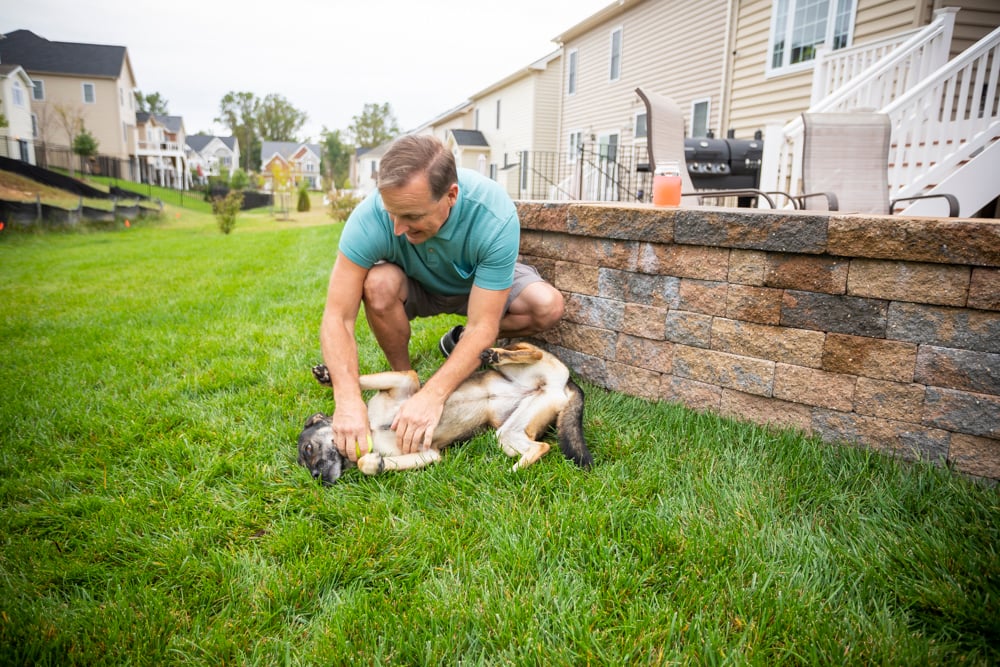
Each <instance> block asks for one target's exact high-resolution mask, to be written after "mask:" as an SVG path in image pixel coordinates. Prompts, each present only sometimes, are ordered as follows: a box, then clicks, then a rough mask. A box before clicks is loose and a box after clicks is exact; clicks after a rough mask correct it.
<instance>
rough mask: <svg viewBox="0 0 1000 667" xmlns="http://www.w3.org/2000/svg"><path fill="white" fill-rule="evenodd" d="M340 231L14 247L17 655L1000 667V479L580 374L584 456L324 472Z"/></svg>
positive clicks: (5, 327) (437, 326)
mask: <svg viewBox="0 0 1000 667" xmlns="http://www.w3.org/2000/svg"><path fill="white" fill-rule="evenodd" d="M328 220H329V219H326V220H324V218H323V215H322V213H321V212H316V211H315V210H314V212H313V213H312V214H310V215H301V214H300V215H294V214H293V216H292V219H291V220H288V221H275V220H273V219H272V218H271V217H270V216H269V215H268V214H267V213H266V211H265V212H260V211H256V212H252V213H249V214H242V215H241V216H240V218H239V219H238V222H237V225H236V229H235V231H234V232H233V233H232V234H230V235H228V236H227V235H223V234H221V233H220V232H219V231H218V229H217V228H216V226H215V221H214V219H213V218H212V217H211V216H210V215H207V214H204V213H201V212H198V211H191V210H183V209H180V208H174V207H172V206H168V207H167V210H166V212H165V214H164V216H163V218H162V219H161V220H160V221H158V222H140V223H138V224H134V225H133V226H132V227H131V228H129V229H125V228H123V227H121V228H118V229H116V230H112V231H105V232H89V233H85V232H81V233H51V234H22V233H16V234H14V233H11V232H10V231H9V230H8V231H5V232H3V233H0V304H2V306H0V345H2V346H3V349H4V358H3V363H2V365H0V387H2V389H0V391H2V400H0V664H3V665H21V664H40V665H68V664H86V665H94V664H109V665H120V664H138V665H145V664H192V665H213V666H214V665H223V664H254V665H258V664H259V665H274V664H290V665H312V664H345V663H353V662H357V663H364V664H404V665H409V664H421V665H438V664H449V665H450V664H459V663H468V664H504V665H506V664H519V665H521V664H523V665H542V664H554V665H585V664H592V665H623V664H655V665H661V664H698V665H701V664H735V665H741V664H758V665H780V664H792V665H798V664H858V665H867V664H899V665H913V664H932V665H934V664H937V665H955V664H971V665H989V664H997V663H998V662H1000V558H998V554H997V548H998V545H1000V494H998V491H997V489H996V488H990V487H988V486H986V485H984V484H982V483H978V482H974V481H971V480H967V479H964V478H962V477H960V476H957V475H953V474H951V473H950V472H949V471H947V470H946V469H942V468H939V467H934V466H931V465H923V464H910V463H903V462H899V461H894V460H891V459H888V458H885V457H884V456H882V455H879V454H876V453H872V452H870V451H866V450H860V449H853V448H846V447H836V446H831V445H827V444H823V443H820V442H818V441H816V440H814V439H810V438H805V437H802V436H801V435H799V434H796V433H793V432H786V431H782V432H775V431H769V430H766V429H763V428H759V427H756V426H753V425H749V424H745V423H740V422H736V421H733V420H728V419H722V418H720V417H717V416H714V415H708V414H698V413H695V412H692V411H688V410H686V409H684V408H682V407H680V406H676V405H669V404H657V403H650V402H646V401H642V400H638V399H635V398H631V397H627V396H623V395H620V394H615V393H612V392H608V391H605V390H603V389H601V388H599V387H596V386H593V385H590V384H587V383H583V384H582V386H583V388H584V390H585V391H586V393H587V409H586V414H585V429H586V435H587V438H588V442H589V444H590V448H591V450H592V452H593V454H594V457H595V467H594V469H593V470H592V471H590V472H582V471H580V470H577V469H575V468H574V467H573V466H572V465H570V464H569V463H568V462H566V461H565V460H563V459H562V458H561V457H560V455H559V454H558V451H557V449H555V450H554V451H553V453H552V454H550V455H549V456H547V457H546V458H545V459H543V460H542V461H541V462H539V463H538V464H537V465H535V466H534V467H532V468H530V469H528V470H525V471H521V472H519V473H512V472H511V471H510V466H511V464H512V462H511V461H510V460H508V459H507V458H506V457H505V456H504V455H503V454H502V452H500V451H499V449H498V447H497V446H496V444H495V441H494V439H493V438H492V437H491V436H490V435H489V434H483V435H480V436H477V437H476V438H474V439H473V440H471V441H469V442H468V443H465V444H463V445H461V446H457V447H455V448H453V449H451V450H449V451H448V452H447V453H446V454H445V457H444V460H443V461H442V462H441V463H440V464H439V465H437V466H434V467H432V468H430V469H427V470H423V471H419V472H411V473H401V474H386V475H384V476H382V477H378V478H364V477H363V476H361V475H359V474H358V472H357V471H356V470H354V471H349V472H348V473H347V474H346V475H345V476H344V477H343V478H342V480H341V482H340V483H338V484H337V485H334V486H332V487H329V488H323V487H321V486H318V485H317V484H316V483H315V482H314V481H313V480H312V479H311V478H310V477H309V474H308V473H307V471H306V470H304V469H302V468H300V467H298V466H297V465H296V463H295V455H296V452H295V437H296V435H297V433H298V431H299V429H300V428H301V425H302V423H303V422H304V420H305V419H306V417H307V416H308V415H310V414H311V413H313V412H317V411H325V412H329V411H330V410H331V409H332V407H333V406H332V401H331V397H330V394H329V389H324V388H322V387H319V386H318V385H316V384H315V382H314V381H313V380H312V378H311V375H310V373H309V367H310V366H311V365H312V364H314V363H316V362H318V361H319V360H320V352H319V343H318V334H317V332H318V327H319V320H320V316H321V313H322V307H323V300H324V297H325V292H326V286H327V279H328V276H329V270H330V266H331V262H332V260H333V258H334V255H335V252H336V243H337V239H338V236H339V233H340V225H338V224H333V223H331V222H329V221H328ZM452 321H453V320H452V319H449V318H434V319H430V320H424V321H420V322H419V323H417V324H416V325H415V328H414V338H413V343H412V354H413V356H414V358H415V363H416V366H417V369H418V372H419V373H420V374H421V375H422V376H424V377H426V376H427V375H428V374H430V373H431V372H432V371H433V369H434V368H435V367H436V366H437V365H438V364H439V363H440V359H439V358H438V356H437V352H436V342H437V338H438V336H439V335H440V334H441V333H442V332H443V331H444V330H445V329H446V328H447V327H448V326H449V325H450V324H451V323H452ZM359 338H360V345H361V347H362V350H363V353H362V360H361V361H362V370H363V371H374V370H381V369H384V368H385V364H384V360H383V359H382V357H381V354H380V353H379V351H378V349H377V347H376V346H375V344H374V342H373V339H372V337H371V334H370V332H368V330H367V328H366V327H365V326H364V323H363V321H362V322H361V323H360V324H359Z"/></svg>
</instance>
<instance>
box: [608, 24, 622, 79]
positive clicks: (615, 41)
mask: <svg viewBox="0 0 1000 667" xmlns="http://www.w3.org/2000/svg"><path fill="white" fill-rule="evenodd" d="M608 78H609V79H610V80H611V81H617V80H618V79H620V78H622V29H621V28H618V29H616V30H614V31H612V32H611V71H610V72H609V76H608Z"/></svg>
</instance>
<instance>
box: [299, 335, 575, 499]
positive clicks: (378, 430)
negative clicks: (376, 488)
mask: <svg viewBox="0 0 1000 667" xmlns="http://www.w3.org/2000/svg"><path fill="white" fill-rule="evenodd" d="M481 359H482V361H483V363H484V364H485V365H488V366H489V367H488V368H486V369H484V370H480V371H477V372H475V373H473V374H472V375H471V376H469V378H468V379H467V380H465V381H464V382H463V383H462V384H460V385H459V386H458V388H457V389H456V390H455V391H454V392H453V393H452V395H451V396H449V397H448V400H447V401H446V402H445V404H444V411H443V412H442V414H441V420H440V422H439V423H438V425H437V428H435V429H434V438H433V441H432V443H431V446H430V448H429V449H427V450H424V451H420V452H415V453H412V454H404V453H403V452H402V451H400V449H399V447H397V445H396V432H395V431H393V430H392V429H391V428H390V425H391V424H392V422H393V419H394V418H395V416H396V412H397V411H398V410H399V406H400V405H402V403H403V401H405V400H406V399H408V398H409V397H410V396H413V395H414V394H415V393H417V391H419V390H420V380H419V379H418V377H417V374H416V373H415V372H414V371H412V370H411V371H402V372H397V371H387V372H384V373H374V374H371V375H363V376H361V378H360V381H361V389H362V391H368V390H374V391H375V392H376V393H375V395H373V396H372V397H371V398H370V399H369V400H368V421H369V427H370V429H371V440H370V441H369V442H368V443H366V445H365V447H364V449H365V450H367V451H366V452H365V453H363V455H362V456H360V458H358V462H357V467H358V468H359V469H360V470H361V472H363V473H364V474H366V475H377V474H379V473H381V472H383V471H385V470H413V469H416V468H423V467H425V466H428V465H430V464H432V463H437V462H438V461H440V460H441V453H440V452H441V450H442V449H444V448H445V447H447V446H448V445H451V444H452V443H455V442H458V441H462V440H468V439H469V438H471V437H472V436H473V435H475V434H476V433H478V432H480V431H482V430H483V429H485V428H487V427H493V428H494V429H496V433H497V440H498V441H499V443H500V448H501V449H502V450H503V451H504V453H505V454H507V456H511V457H514V456H518V457H520V458H519V459H518V461H517V463H516V464H515V465H514V470H520V469H522V468H527V467H528V466H530V465H531V464H533V463H535V462H536V461H537V460H538V459H540V458H541V457H542V456H544V455H545V454H546V453H547V452H548V451H549V445H548V444H547V443H545V442H543V441H541V440H539V439H538V438H539V436H540V435H541V434H543V433H544V432H545V430H546V429H547V428H548V427H549V426H551V425H552V424H555V426H556V431H557V437H558V441H559V448H560V450H562V453H563V454H564V455H565V456H566V458H568V459H570V460H571V461H573V462H574V463H575V464H576V465H578V466H580V467H581V468H584V469H589V468H590V466H591V465H592V462H593V461H592V457H591V455H590V451H589V450H588V449H587V444H586V442H585V441H584V437H583V401H584V395H583V391H582V390H581V389H580V387H579V386H577V384H576V383H575V382H573V380H572V379H570V376H569V369H568V368H566V366H565V365H564V364H563V363H562V362H561V361H559V359H557V358H556V357H555V356H554V355H552V354H551V353H549V352H546V351H545V350H542V349H541V348H538V347H536V346H534V345H531V344H529V343H524V342H520V343H515V344H513V345H510V346H508V347H493V348H489V349H487V350H485V351H483V353H482V355H481ZM312 372H313V376H314V377H315V378H316V380H317V381H318V382H319V383H320V384H323V385H330V384H331V382H330V373H329V371H328V369H327V367H326V366H325V365H322V364H320V365H318V366H315V367H313V369H312ZM331 421H332V420H331V417H327V416H326V415H324V414H322V413H317V414H314V415H312V416H311V417H309V419H307V420H306V423H305V427H304V428H303V429H302V432H301V433H300V434H299V438H298V449H299V456H298V463H299V465H301V466H304V467H305V468H307V469H308V470H309V472H310V473H311V474H312V476H313V478H314V479H319V480H322V482H323V484H324V485H327V486H329V485H330V484H333V483H334V482H336V481H337V479H338V478H339V477H340V476H341V474H342V473H343V471H344V470H345V469H346V468H348V467H350V466H352V465H354V464H353V463H351V461H350V460H349V459H347V458H346V457H344V456H342V455H341V454H340V452H339V451H338V450H337V448H336V446H335V445H334V444H333V431H332V428H331ZM359 451H361V448H360V447H359Z"/></svg>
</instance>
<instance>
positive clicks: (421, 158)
mask: <svg viewBox="0 0 1000 667" xmlns="http://www.w3.org/2000/svg"><path fill="white" fill-rule="evenodd" d="M420 173H426V174H427V182H428V185H429V186H430V190H431V196H433V197H434V199H440V198H441V197H443V196H444V195H445V193H447V192H448V188H450V187H451V185H452V184H453V183H458V169H457V167H456V166H455V156H454V155H452V154H451V151H449V150H448V147H447V146H445V145H444V144H443V143H441V140H440V139H438V138H437V137H433V136H430V135H426V134H422V135H416V134H408V135H405V136H402V137H400V138H399V139H396V141H394V142H392V145H391V146H389V150H387V151H386V152H385V155H384V156H383V157H382V161H381V162H380V163H379V167H378V187H379V190H381V189H382V188H398V187H402V186H404V185H406V184H407V183H409V182H410V180H411V179H412V178H413V177H414V176H416V175H417V174H420Z"/></svg>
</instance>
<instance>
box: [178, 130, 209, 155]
mask: <svg viewBox="0 0 1000 667" xmlns="http://www.w3.org/2000/svg"><path fill="white" fill-rule="evenodd" d="M212 139H215V137H213V136H212V135H210V134H189V135H188V136H187V137H185V138H184V141H185V143H187V145H188V146H190V147H191V148H193V149H194V150H195V151H197V152H199V153H200V152H202V151H203V150H205V146H207V145H208V142H210V141H211V140H212Z"/></svg>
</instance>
